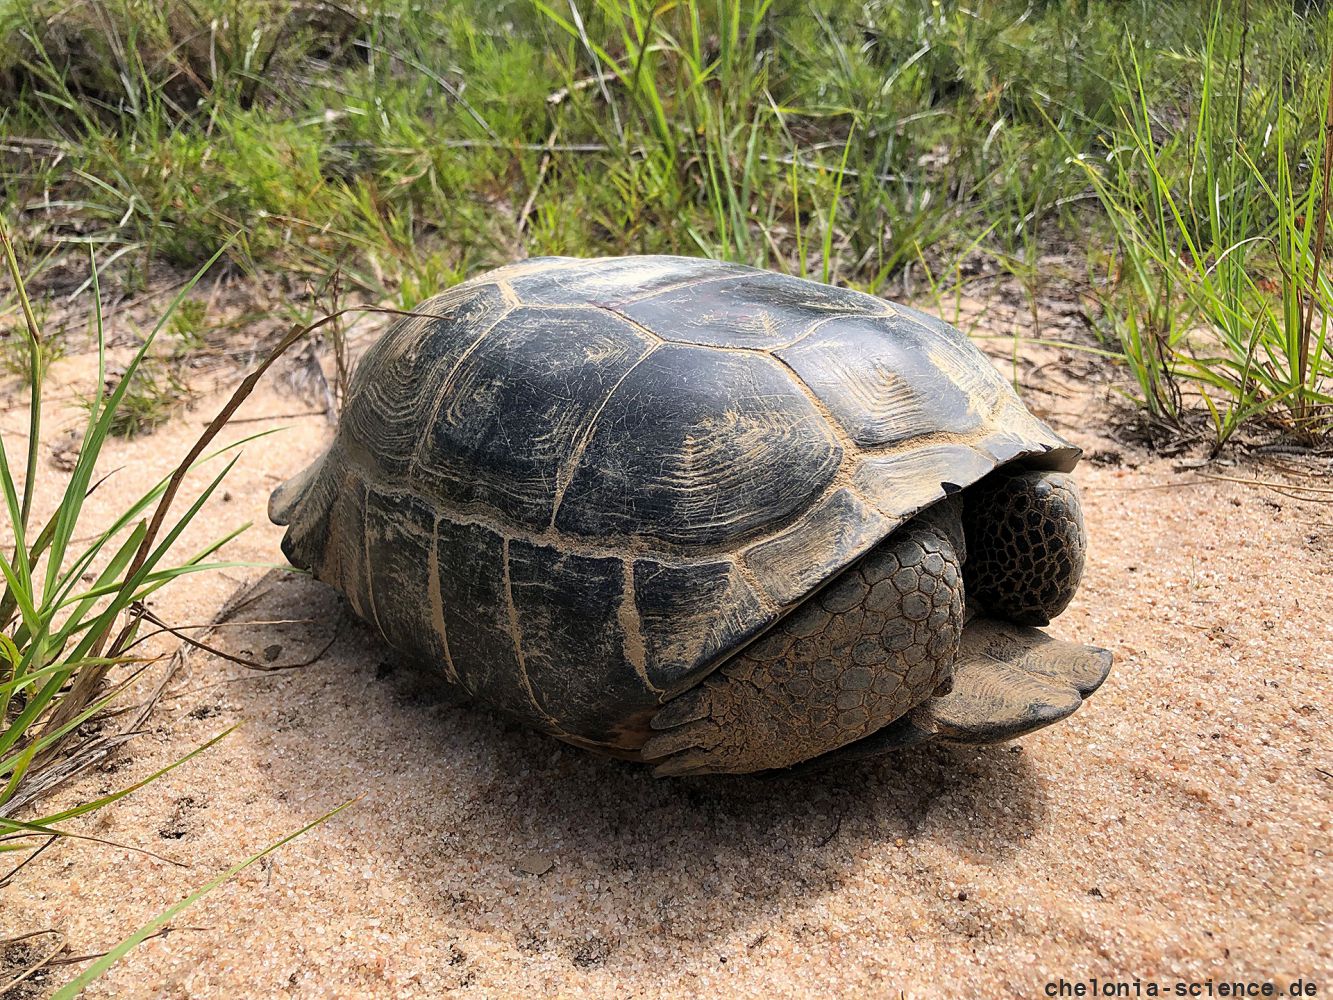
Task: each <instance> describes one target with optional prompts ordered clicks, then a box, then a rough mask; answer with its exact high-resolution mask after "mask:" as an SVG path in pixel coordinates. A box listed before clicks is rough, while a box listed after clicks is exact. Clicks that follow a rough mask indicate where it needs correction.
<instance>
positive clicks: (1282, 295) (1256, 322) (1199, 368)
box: [1081, 11, 1333, 447]
mask: <svg viewBox="0 0 1333 1000" xmlns="http://www.w3.org/2000/svg"><path fill="white" fill-rule="evenodd" d="M1248 30H1249V26H1248V25H1247V23H1246V21H1245V19H1244V18H1241V19H1238V20H1230V19H1226V18H1224V17H1223V16H1222V14H1221V12H1220V11H1218V12H1217V13H1216V14H1215V16H1214V19H1213V21H1212V23H1211V25H1210V27H1209V32H1208V35H1207V39H1206V43H1205V50H1204V55H1205V58H1204V59H1203V61H1202V75H1201V78H1200V79H1201V94H1200V105H1199V107H1198V109H1197V111H1196V114H1195V116H1194V120H1193V123H1192V127H1190V128H1188V129H1182V130H1180V131H1177V132H1175V133H1174V134H1171V135H1169V136H1166V137H1163V136H1160V135H1159V134H1158V128H1159V125H1160V122H1159V121H1158V119H1157V117H1156V115H1155V113H1154V110H1153V108H1152V106H1151V103H1150V101H1149V98H1148V94H1147V92H1146V87H1145V85H1144V83H1143V70H1142V64H1141V62H1140V61H1139V59H1138V58H1132V59H1131V60H1129V62H1128V63H1127V64H1126V65H1123V66H1122V67H1121V70H1122V73H1123V74H1124V81H1125V89H1126V90H1127V92H1128V93H1129V94H1130V95H1131V98H1132V99H1131V101H1130V102H1129V103H1128V104H1127V105H1125V106H1124V107H1123V108H1122V109H1121V115H1122V122H1121V127H1120V129H1119V130H1118V132H1117V133H1116V140H1117V146H1116V147H1115V148H1114V149H1113V150H1112V154H1111V155H1109V156H1107V157H1106V158H1105V159H1104V160H1102V162H1100V163H1092V162H1089V161H1087V160H1083V161H1081V162H1083V164H1084V165H1085V166H1086V168H1087V169H1088V176H1089V179H1090V182H1091V183H1092V186H1093V189H1094V191H1095V192H1096V193H1097V196H1098V198H1099V199H1100V201H1101V203H1102V205H1103V207H1104V208H1105V210H1106V214H1107V217H1108V218H1109V219H1110V221H1111V222H1112V224H1113V226H1114V230H1115V236H1116V246H1117V249H1118V251H1119V252H1118V253H1117V255H1116V258H1115V260H1116V262H1117V266H1118V267H1119V269H1120V274H1119V276H1118V278H1117V280H1116V281H1115V282H1114V283H1113V284H1112V285H1111V287H1110V288H1109V290H1108V291H1107V292H1106V293H1105V295H1104V302H1105V321H1106V324H1107V326H1108V327H1109V328H1110V330H1111V333H1112V336H1113V337H1114V339H1115V341H1116V342H1117V343H1118V345H1119V347H1120V349H1121V352H1122V354H1123V357H1124V358H1125V360H1126V363H1127V364H1128V366H1129V368H1130V371H1131V372H1132V374H1133V376H1134V379H1135V384H1136V387H1137V390H1138V399H1139V401H1140V402H1141V403H1142V404H1143V405H1144V407H1145V408H1146V409H1147V411H1148V413H1149V414H1151V415H1152V416H1154V417H1156V418H1158V419H1159V420H1162V421H1165V422H1167V423H1170V424H1173V425H1177V426H1179V425H1180V424H1181V422H1182V421H1183V420H1184V419H1185V418H1186V416H1187V415H1188V413H1187V403H1186V400H1184V399H1183V398H1182V395H1183V394H1182V386H1188V387H1189V389H1190V390H1191V391H1192V393H1193V394H1194V395H1195V397H1196V400H1197V404H1201V405H1202V408H1203V409H1204V410H1205V411H1206V412H1207V414H1208V417H1209V419H1210V422H1211V429H1212V435H1213V440H1214V442H1215V444H1216V445H1217V446H1218V447H1220V446H1221V445H1223V444H1225V443H1226V441H1227V440H1228V439H1229V438H1230V437H1231V436H1232V434H1234V433H1235V431H1236V430H1237V428H1238V427H1240V426H1241V425H1242V424H1243V423H1244V422H1245V421H1247V420H1250V419H1253V418H1256V417H1263V418H1266V419H1268V420H1269V421H1270V422H1273V423H1276V424H1278V425H1279V426H1281V427H1282V428H1284V429H1285V430H1287V431H1289V432H1290V433H1291V434H1292V435H1293V436H1295V437H1297V438H1303V439H1306V440H1309V441H1314V440H1315V439H1317V438H1319V437H1321V436H1322V435H1324V434H1326V433H1327V432H1328V430H1329V429H1330V427H1333V350H1331V349H1330V347H1331V342H1330V341H1329V338H1328V333H1329V329H1328V320H1329V315H1330V313H1333V284H1331V283H1330V279H1329V271H1328V268H1327V266H1326V264H1327V260H1328V258H1327V256H1326V253H1325V245H1324V236H1323V233H1324V231H1325V227H1326V225H1327V220H1328V211H1329V194H1330V190H1329V182H1330V168H1333V131H1331V129H1333V63H1330V62H1325V63H1324V64H1323V65H1322V67H1321V69H1322V70H1323V74H1322V75H1321V76H1320V77H1319V78H1318V79H1319V80H1320V81H1321V82H1322V83H1323V86H1324V88H1325V92H1326V94H1327V101H1326V103H1325V104H1324V105H1323V106H1322V107H1319V106H1316V107H1314V108H1310V107H1308V104H1302V102H1301V101H1300V98H1301V97H1302V95H1304V94H1308V92H1309V90H1310V88H1309V86H1308V85H1301V86H1299V87H1297V86H1295V85H1293V84H1292V83H1291V81H1293V80H1296V79H1299V75H1300V73H1301V72H1303V71H1305V70H1306V69H1308V65H1307V64H1306V63H1304V62H1303V61H1300V60H1299V59H1298V58H1297V54H1292V55H1291V56H1290V59H1289V61H1288V62H1287V63H1286V64H1285V65H1284V66H1283V67H1282V69H1283V70H1285V72H1284V73H1282V74H1280V75H1279V76H1278V78H1277V79H1276V80H1275V81H1274V82H1273V85H1272V87H1271V88H1269V89H1266V90H1263V91H1261V92H1256V91H1255V90H1254V89H1253V88H1252V87H1250V86H1248V85H1247V84H1248V81H1247V80H1246V79H1245V78H1244V75H1245V64H1244V62H1243V59H1242V52H1243V49H1242V45H1243V44H1244V41H1245V37H1246V34H1247V31H1248ZM1312 127H1313V132H1312V131H1311V129H1312ZM1194 408H1195V409H1197V408H1198V406H1197V405H1196V406H1195V407H1194Z"/></svg>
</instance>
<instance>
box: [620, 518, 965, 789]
mask: <svg viewBox="0 0 1333 1000" xmlns="http://www.w3.org/2000/svg"><path fill="white" fill-rule="evenodd" d="M963 608H964V601H963V582H962V572H961V566H960V564H959V559H958V555H957V553H956V552H955V551H954V547H953V543H952V542H951V541H950V532H949V531H947V530H946V529H945V528H944V527H942V526H939V525H938V524H937V523H935V524H932V523H930V522H929V521H928V520H926V519H919V520H917V521H914V522H911V523H909V524H908V525H905V526H904V527H902V528H900V529H899V530H898V531H896V532H895V533H894V534H893V535H891V536H890V537H889V538H888V539H886V540H885V541H884V542H883V543H882V544H881V545H880V546H879V547H877V548H876V549H874V550H873V551H871V552H870V553H869V554H867V555H866V556H864V557H863V558H862V559H861V560H860V561H859V562H857V563H855V564H853V565H852V566H851V567H849V568H848V569H847V570H846V571H844V572H843V574H842V575H841V576H839V577H838V578H837V579H836V580H834V581H833V583H831V584H830V585H829V586H828V587H826V588H825V589H824V590H823V591H821V592H820V593H819V594H817V595H816V596H814V597H813V598H811V599H810V600H808V601H806V602H805V604H803V605H802V606H801V607H799V608H797V609H796V610H795V611H793V612H792V613H791V614H790V615H788V616H787V618H785V619H784V620H783V621H782V623H781V624H779V625H778V626H777V628H775V629H774V631H773V632H772V633H770V634H769V635H768V636H766V637H764V638H763V639H761V640H760V641H759V642H757V643H755V644H754V645H753V646H751V647H749V648H748V649H745V650H743V651H742V652H741V653H739V654H737V655H736V656H735V657H733V658H732V659H731V660H730V661H729V662H727V663H725V664H723V665H722V667H721V668H719V670H718V671H717V672H716V673H714V674H712V675H711V676H710V677H709V678H708V679H707V680H705V681H704V682H703V683H702V684H701V685H699V686H698V687H696V688H692V689H691V690H689V691H686V692H685V693H683V694H681V695H679V696H677V697H676V698H673V699H672V700H671V701H669V702H667V704H666V705H665V706H664V707H663V708H662V709H661V710H660V711H658V713H657V715H656V716H655V717H654V718H653V720H652V728H653V729H654V730H657V732H656V733H655V734H654V735H653V736H651V737H649V739H648V741H647V742H646V743H645V744H644V746H643V749H642V751H641V752H642V756H643V758H644V759H645V760H649V761H653V762H655V763H656V765H657V766H656V768H655V770H654V773H655V774H657V775H668V774H706V773H743V772H748V771H763V770H768V769H770V768H780V767H789V766H791V765H792V764H797V763H799V762H801V761H804V760H808V759H810V758H811V757H815V756H818V755H819V754H822V753H827V752H828V751H830V750H834V749H836V748H838V747H841V746H844V745H845V744H847V743H851V742H853V741H855V740H858V739H861V738H862V737H864V736H866V735H868V734H870V733H873V732H875V730H877V729H879V728H880V727H882V726H884V725H886V724H888V723H890V722H892V721H893V720H894V719H897V718H899V717H900V716H902V715H904V714H905V713H906V712H908V711H909V710H910V709H911V708H912V707H913V706H915V705H917V704H919V703H920V702H922V701H924V700H926V699H927V698H929V697H930V696H931V695H932V694H933V693H934V692H936V691H937V690H941V689H943V688H945V687H946V686H947V682H948V681H949V678H950V671H951V669H952V667H953V662H954V658H955V656H956V655H957V652H958V642H959V636H960V634H961V632H962V627H963Z"/></svg>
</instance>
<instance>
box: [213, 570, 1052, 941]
mask: <svg viewBox="0 0 1333 1000" xmlns="http://www.w3.org/2000/svg"><path fill="white" fill-rule="evenodd" d="M267 582H268V590H267V592H265V593H264V595H263V596H261V597H260V598H259V599H258V600H256V601H255V602H253V603H252V604H251V605H250V606H248V607H247V608H246V612H245V615H244V617H245V618H247V619H254V620H256V621H257V622H260V624H256V625H254V626H246V627H241V628H235V629H229V630H227V633H226V634H227V636H228V639H227V641H228V642H230V643H234V644H236V646H237V649H236V651H237V652H243V651H244V650H245V649H267V650H272V649H274V648H276V647H277V646H283V648H284V650H285V651H290V650H292V649H304V650H307V651H309V652H310V653H312V654H313V653H317V652H319V651H320V650H321V649H322V648H323V647H325V646H326V645H327V644H328V642H329V636H331V635H333V634H334V633H336V638H335V639H334V641H333V643H332V645H329V646H328V648H327V650H325V652H324V653H323V654H322V655H321V656H320V658H319V660H318V661H317V662H316V663H314V664H311V665H310V666H308V667H305V668H303V669H301V670H294V671H290V672H283V673H279V674H273V675H269V676H265V677H262V678H259V679H257V680H251V681H249V682H244V683H240V684H237V685H233V688H234V689H233V691H232V692H231V696H232V698H233V700H234V701H235V702H237V703H238V704H237V707H238V708H239V710H240V711H241V713H242V714H243V715H244V717H245V718H246V719H247V725H246V727H245V731H246V734H247V739H246V740H245V744H246V745H248V746H250V747H253V748H254V752H255V753H257V754H262V755H263V756H264V758H265V759H264V762H263V765H262V766H263V767H264V768H265V774H266V781H267V789H266V791H265V792H264V794H267V795H270V796H273V797H274V798H276V799H278V800H281V801H287V800H290V801H292V802H309V801H311V800H312V799H314V800H319V799H320V797H321V795H322V796H324V797H325V798H326V799H327V796H328V795H329V793H330V788H331V787H334V788H336V790H337V791H338V792H340V793H341V792H344V791H345V790H346V782H347V780H348V779H347V776H348V775H362V776H364V775H373V777H362V778H361V780H360V784H361V787H360V788H359V789H357V790H359V791H361V792H363V793H364V796H365V801H363V802H362V803H361V804H360V806H358V807H357V811H358V812H362V814H363V815H364V816H366V817H367V819H366V822H365V825H366V826H367V827H369V828H370V829H372V830H374V834H373V835H372V837H371V838H370V839H369V841H368V843H365V842H363V843H362V845H361V846H362V847H364V848H365V850H366V851H368V852H369V853H371V854H376V855H379V856H380V857H381V858H382V859H384V860H386V861H387V862H388V863H389V864H391V865H392V866H393V867H394V868H396V869H397V870H399V871H400V872H404V873H406V874H407V875H408V877H410V878H411V880H412V881H413V883H414V884H415V887H416V889H417V892H416V893H415V898H414V900H413V905H416V906H421V905H424V906H427V907H430V908H431V909H432V910H433V911H435V912H436V913H437V914H444V915H446V916H447V918H448V920H449V922H450V923H451V925H454V926H461V927H465V928H468V929H471V930H474V931H483V930H492V931H504V932H506V933H512V934H513V936H514V939H515V943H516V946H517V947H518V948H519V950H520V951H526V952H541V951H547V950H548V949H552V948H554V949H558V950H560V951H561V952H563V953H564V955H565V957H566V958H568V959H569V960H570V961H572V962H573V963H574V964H576V965H584V966H586V965H600V964H602V963H604V962H606V963H608V964H610V963H613V962H614V957H613V955H614V952H615V951H617V950H618V949H620V948H629V949H631V950H632V951H637V952H639V953H642V952H643V951H644V950H645V949H647V950H651V949H653V948H656V947H660V946H661V945H662V943H663V942H664V941H665V942H670V941H671V940H672V939H676V940H679V941H691V942H696V943H697V942H699V941H705V940H712V939H713V938H715V937H717V936H723V935H730V934H732V933H735V932H737V931H745V932H746V933H747V935H748V936H750V937H754V936H756V935H758V936H762V933H763V930H764V927H765V926H767V925H769V924H771V923H772V922H773V920H775V919H776V918H777V917H778V916H780V915H784V914H787V913H788V912H790V911H791V910H793V909H794V908H803V907H808V906H810V905H811V903H812V901H814V900H817V899H819V898H821V897H823V896H825V895H827V894H830V893H833V892H835V891H837V890H838V889H839V887H840V886H842V885H843V884H844V883H845V882H846V881H847V880H848V879H849V878H851V877H854V876H855V874H856V872H857V870H858V868H859V867H860V866H861V865H862V864H863V861H864V859H865V858H866V857H867V856H869V855H870V854H871V853H873V854H874V855H877V856H878V860H880V862H881V863H887V864H889V865H890V866H892V867H900V868H901V869H903V870H904V871H920V870H922V869H923V868H929V867H930V865H931V861H930V854H931V851H930V849H931V848H932V847H939V848H943V849H944V850H946V851H947V852H949V853H950V854H966V855H968V856H970V857H973V858H976V859H980V860H982V861H983V862H987V863H991V864H995V863H1000V862H1003V861H1004V859H1005V858H1006V857H1007V856H1008V855H1009V854H1010V853H1011V851H1013V850H1014V849H1016V848H1018V847H1019V845H1020V844H1021V843H1022V842H1023V841H1024V840H1026V839H1027V838H1029V837H1030V836H1031V835H1032V834H1033V833H1034V832H1035V831H1036V830H1037V829H1039V827H1040V826H1041V824H1042V823H1043V822H1044V813H1045V805H1044V797H1043V793H1042V791H1041V782H1040V780H1039V779H1038V778H1037V777H1036V775H1035V774H1034V772H1033V770H1032V768H1031V766H1030V765H1029V763H1028V761H1027V759H1026V755H1025V754H1023V753H1021V752H1017V748H1007V749H1006V748H1000V747H997V748H989V749H985V750H982V749H973V748H950V747H943V746H926V747H922V748H918V749H915V750H912V751H904V752H900V753H899V754H897V755H894V756H891V757H885V758H880V759H877V760H872V761H860V762H855V763H849V764H846V765H841V766H838V767H836V768H829V769H824V770H819V771H813V770H807V771H796V772H786V773H779V774H775V775H771V776H749V777H744V776H742V777H715V778H696V779H667V780H661V779H656V778H653V777H652V776H651V774H650V773H649V771H648V770H647V768H645V767H643V766H642V765H638V764H631V763H626V762H622V761H615V760H607V759H601V758H597V757H594V756H592V755H590V754H588V753H586V752H585V751H582V750H579V749H576V748H574V747H570V746H567V745H565V744H562V743H560V742H558V741H556V740H553V739H551V738H549V737H547V736H544V735H542V734H539V733H536V732H533V731H531V730H529V729H527V728H525V727H523V726H521V725H518V724H517V723H514V722H511V721H508V720H507V719H505V718H502V717H501V716H499V715H497V714H495V713H492V712H489V711H486V710H485V709H483V708H481V707H479V706H476V705H472V704H468V703H467V702H465V701H463V700H461V699H460V698H459V697H458V696H457V695H456V694H455V693H454V692H453V691H452V690H450V689H448V688H447V687H446V686H445V685H443V684H442V683H436V682H433V681H432V680H431V679H430V678H428V677H427V676H426V675H425V674H423V673H422V672H420V671H417V670H415V669H412V668H410V667H406V666H403V665H400V664H399V663H397V662H396V661H395V659H394V654H393V653H392V651H391V650H388V649H387V648H386V647H384V646H383V645H382V644H381V643H380V642H379V641H378V639H377V637H375V636H374V635H372V634H371V631H370V630H369V629H367V628H365V627H364V626H362V625H360V624H359V623H358V622H356V620H355V619H353V618H352V616H351V614H350V612H349V611H348V610H347V608H346V606H345V605H344V604H343V602H342V600H341V598H339V597H338V596H337V595H336V594H335V593H334V592H333V591H331V590H330V589H329V588H327V587H324V586H323V585H321V584H318V583H315V582H313V581H311V580H309V579H307V578H304V577H298V576H292V575H289V574H281V575H278V576H274V577H270V578H268V579H267ZM312 611H313V612H314V614H315V619H314V621H313V623H312V624H308V625H292V624H286V625H274V624H263V622H270V623H271V622H275V621H281V620H283V619H288V620H290V619H293V618H298V617H306V618H309V617H310V616H311V614H312ZM287 655H292V656H296V655H298V654H294V653H290V652H288V653H287ZM287 655H284V656H283V657H282V659H284V660H285V659H286V658H287ZM277 745H281V746H283V747H284V750H281V751H277V752H275V746H277ZM312 746H314V747H318V748H319V749H318V753H315V754H312V753H311V752H310V747H312ZM339 782H342V785H341V787H339ZM321 835H323V834H321ZM330 835H332V834H330ZM340 846H341V845H340ZM358 849H359V848H358ZM747 928H748V930H747ZM755 939H756V940H757V939H758V938H757V937H756V938H755Z"/></svg>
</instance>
